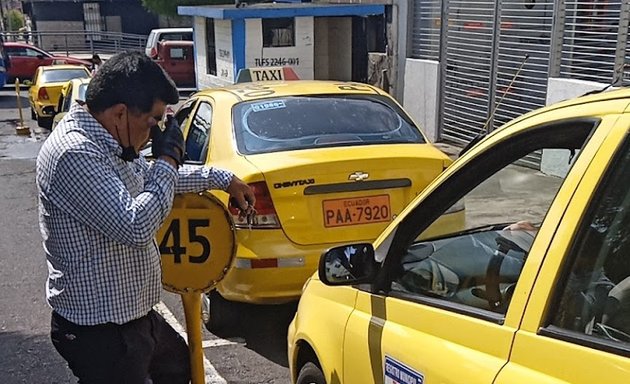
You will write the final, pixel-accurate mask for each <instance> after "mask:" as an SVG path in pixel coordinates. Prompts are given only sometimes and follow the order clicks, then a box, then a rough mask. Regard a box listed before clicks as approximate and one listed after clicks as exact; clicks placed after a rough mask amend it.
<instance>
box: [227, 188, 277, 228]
mask: <svg viewBox="0 0 630 384" xmlns="http://www.w3.org/2000/svg"><path fill="white" fill-rule="evenodd" d="M249 186H250V188H251V189H252V191H253V192H254V195H255V196H256V204H255V205H254V208H255V209H256V217H254V219H253V221H252V223H251V225H250V223H248V222H247V218H245V217H239V209H238V208H237V207H235V206H234V205H232V203H230V204H229V206H228V209H229V210H230V214H231V215H232V218H233V219H234V224H235V226H236V228H252V229H253V228H256V229H261V228H266V229H277V228H280V220H279V219H278V214H277V213H276V209H275V208H274V206H273V201H272V200H271V194H270V193H269V189H268V188H267V184H266V183H265V182H264V181H259V182H256V183H251V184H249Z"/></svg>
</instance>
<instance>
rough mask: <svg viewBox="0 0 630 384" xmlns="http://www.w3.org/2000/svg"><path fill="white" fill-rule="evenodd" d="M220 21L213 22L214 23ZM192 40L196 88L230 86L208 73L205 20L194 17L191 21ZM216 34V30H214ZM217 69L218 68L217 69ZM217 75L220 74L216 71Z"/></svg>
mask: <svg viewBox="0 0 630 384" xmlns="http://www.w3.org/2000/svg"><path fill="white" fill-rule="evenodd" d="M218 21H221V20H215V27H216V23H217V22H218ZM193 33H194V37H193V40H194V42H195V72H196V74H197V88H198V89H203V88H209V87H218V86H222V85H228V84H231V83H232V82H231V81H227V80H224V79H221V78H219V77H217V76H213V75H210V74H209V73H208V59H207V51H208V42H207V41H206V18H205V17H200V16H195V17H194V20H193ZM215 34H216V28H215ZM217 69H218V68H217ZM217 73H220V72H218V71H217Z"/></svg>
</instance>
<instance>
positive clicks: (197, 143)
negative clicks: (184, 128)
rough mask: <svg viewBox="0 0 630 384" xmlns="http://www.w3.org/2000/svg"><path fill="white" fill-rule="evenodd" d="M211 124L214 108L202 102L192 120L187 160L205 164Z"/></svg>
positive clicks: (188, 138)
mask: <svg viewBox="0 0 630 384" xmlns="http://www.w3.org/2000/svg"><path fill="white" fill-rule="evenodd" d="M211 124H212V106H211V105H210V104H208V103H206V102H202V103H200V104H199V108H197V111H196V112H195V115H194V116H193V118H192V122H191V125H190V128H189V130H188V136H187V137H186V160H189V161H193V162H201V163H203V162H205V160H206V157H207V154H208V144H209V143H208V141H209V140H208V138H209V135H210V126H211Z"/></svg>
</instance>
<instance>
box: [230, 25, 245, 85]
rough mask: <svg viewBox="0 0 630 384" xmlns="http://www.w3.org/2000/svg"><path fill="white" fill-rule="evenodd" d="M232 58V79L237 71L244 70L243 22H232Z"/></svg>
mask: <svg viewBox="0 0 630 384" xmlns="http://www.w3.org/2000/svg"><path fill="white" fill-rule="evenodd" d="M232 57H233V58H234V79H236V75H237V74H238V70H239V69H243V68H245V20H243V19H236V20H232Z"/></svg>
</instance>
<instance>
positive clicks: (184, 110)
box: [175, 99, 197, 130]
mask: <svg viewBox="0 0 630 384" xmlns="http://www.w3.org/2000/svg"><path fill="white" fill-rule="evenodd" d="M196 103H197V99H189V100H188V101H186V102H185V103H184V104H183V105H182V106H181V107H180V108H179V110H178V111H177V113H176V114H175V120H177V124H179V127H180V128H181V129H182V130H184V128H185V127H186V124H188V119H189V118H190V113H191V112H192V111H193V108H194V107H195V105H196Z"/></svg>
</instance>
